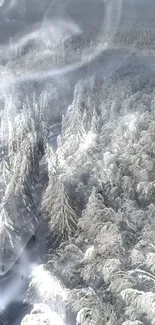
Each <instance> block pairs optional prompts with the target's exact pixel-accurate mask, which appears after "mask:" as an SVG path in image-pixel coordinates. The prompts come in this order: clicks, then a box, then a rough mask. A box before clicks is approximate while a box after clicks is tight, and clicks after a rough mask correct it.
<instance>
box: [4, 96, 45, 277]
mask: <svg viewBox="0 0 155 325" xmlns="http://www.w3.org/2000/svg"><path fill="white" fill-rule="evenodd" d="M6 104H8V103H6ZM9 114H10V116H9ZM45 138H46V128H45V122H44V120H43V118H42V116H41V110H40V109H39V107H38V106H37V104H36V103H35V101H34V102H33V103H32V105H30V104H29V102H27V103H26V104H23V107H22V108H21V109H20V110H19V109H17V107H16V109H15V110H14V111H13V107H12V108H10V107H9V106H7V107H4V110H3V111H2V112H1V138H0V141H1V147H2V151H1V157H0V158H1V159H0V175H1V181H0V199H1V202H0V238H1V245H0V246H1V247H0V265H1V266H0V267H1V271H0V273H1V272H2V273H3V272H6V271H8V269H9V268H10V267H11V266H12V264H13V263H14V261H15V260H16V258H17V257H18V255H19V254H20V252H21V251H22V249H23V248H24V246H25V245H26V244H27V242H28V240H29V239H30V237H31V236H32V234H33V233H34V224H35V222H36V221H37V215H36V211H37V195H36V194H37V190H36V185H37V182H38V179H39V161H40V160H41V157H42V156H43V154H44V147H45Z"/></svg>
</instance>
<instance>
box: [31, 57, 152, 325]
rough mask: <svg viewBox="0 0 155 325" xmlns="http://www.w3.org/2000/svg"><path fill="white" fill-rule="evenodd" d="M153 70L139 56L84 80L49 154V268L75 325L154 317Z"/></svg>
mask: <svg viewBox="0 0 155 325" xmlns="http://www.w3.org/2000/svg"><path fill="white" fill-rule="evenodd" d="M136 69H139V70H136ZM148 70H149V71H148ZM148 70H147V68H146V71H145V69H144V67H143V66H142V65H141V63H140V61H139V59H138V57H136V56H132V57H131V58H130V59H129V60H128V61H127V62H126V64H125V65H124V67H123V68H121V69H120V70H119V69H118V71H117V72H116V73H115V74H114V75H113V76H111V77H110V78H109V79H105V80H104V82H102V81H101V80H97V79H95V78H94V79H93V78H90V79H88V80H86V81H84V82H83V81H81V82H79V83H78V84H77V85H76V87H75V91H74V99H73V102H72V104H71V105H70V106H69V108H68V111H67V114H66V115H64V116H63V118H62V131H61V135H60V136H59V137H58V148H57V150H56V151H55V152H54V151H51V149H48V150H47V152H46V158H47V160H48V166H49V168H48V170H49V181H48V187H47V189H46V192H45V194H44V198H43V204H42V209H43V215H44V218H45V220H47V222H48V227H49V232H48V235H47V238H48V245H49V251H48V254H47V255H46V258H45V264H46V269H47V270H48V271H49V272H52V274H54V276H58V278H59V279H60V281H61V283H63V284H64V285H65V287H66V288H67V289H68V295H67V301H65V303H66V304H67V307H68V306H69V308H71V309H72V310H73V312H74V313H75V314H76V316H77V317H76V324H77V325H89V324H90V325H101V324H107V325H115V324H117V325H118V324H120V325H121V324H123V325H142V324H154V322H155V310H154V309H155V307H154V301H155V296H154V295H155V266H154V263H155V236H154V233H155V205H154V199H155V173H154V167H155V145H154V143H155V113H154V112H155V111H154V108H155V82H154V76H153V74H152V72H151V71H150V69H149V67H148ZM136 71H138V72H139V71H140V72H139V74H137V72H136ZM32 292H34V288H33V287H32ZM31 301H32V300H31Z"/></svg>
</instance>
